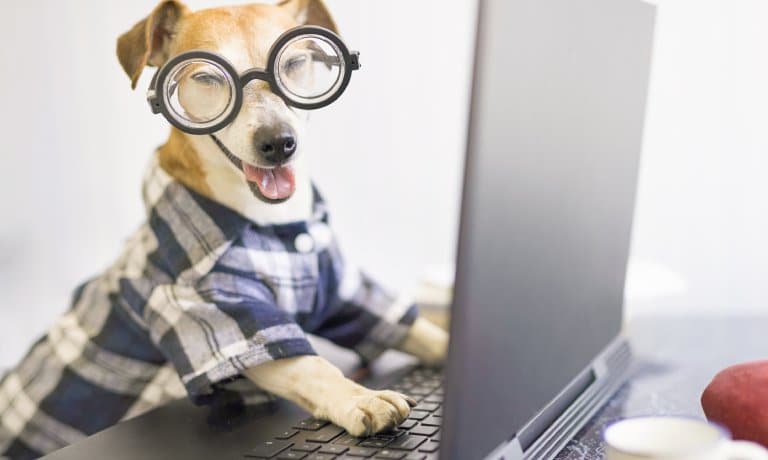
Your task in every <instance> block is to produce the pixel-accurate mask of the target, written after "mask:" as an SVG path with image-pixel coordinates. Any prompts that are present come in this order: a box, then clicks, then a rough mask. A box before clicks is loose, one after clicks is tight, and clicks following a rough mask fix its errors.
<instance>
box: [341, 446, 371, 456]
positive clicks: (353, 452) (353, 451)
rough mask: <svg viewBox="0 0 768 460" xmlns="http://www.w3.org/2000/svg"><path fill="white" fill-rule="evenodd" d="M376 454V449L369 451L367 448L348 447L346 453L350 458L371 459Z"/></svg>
mask: <svg viewBox="0 0 768 460" xmlns="http://www.w3.org/2000/svg"><path fill="white" fill-rule="evenodd" d="M376 452H378V451H377V450H376V449H371V448H369V447H350V448H349V450H348V451H347V455H349V456H350V457H365V458H368V457H373V454H375V453H376Z"/></svg>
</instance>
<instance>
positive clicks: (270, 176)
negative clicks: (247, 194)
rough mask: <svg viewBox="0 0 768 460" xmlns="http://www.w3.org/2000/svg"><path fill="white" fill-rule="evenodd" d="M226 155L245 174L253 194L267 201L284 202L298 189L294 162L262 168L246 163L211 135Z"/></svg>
mask: <svg viewBox="0 0 768 460" xmlns="http://www.w3.org/2000/svg"><path fill="white" fill-rule="evenodd" d="M210 136H211V139H213V142H214V143H215V144H216V145H217V146H218V147H219V149H220V150H221V152H222V153H223V154H224V156H225V157H227V159H228V160H229V161H230V162H231V163H232V164H233V165H234V166H235V168H237V169H239V170H240V171H242V172H243V174H244V175H245V180H246V182H248V188H250V189H251V192H252V193H253V195H254V196H255V197H256V198H258V199H260V200H261V201H264V202H265V203H270V204H278V203H282V202H284V201H285V200H287V199H288V198H290V197H291V196H292V195H293V192H295V191H296V174H295V172H294V169H293V165H292V164H284V165H279V166H275V167H274V168H260V167H258V166H254V165H252V164H249V163H246V162H244V161H243V160H241V159H240V158H238V157H237V156H235V155H234V154H233V153H232V152H230V151H229V149H228V148H227V146H226V145H224V143H223V142H221V140H219V138H218V137H216V136H214V135H213V134H211V135H210Z"/></svg>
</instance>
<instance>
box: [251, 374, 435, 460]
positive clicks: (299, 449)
mask: <svg viewBox="0 0 768 460" xmlns="http://www.w3.org/2000/svg"><path fill="white" fill-rule="evenodd" d="M442 381H443V376H442V373H441V371H439V370H434V369H429V368H423V367H417V368H414V369H413V370H412V371H411V372H409V373H408V374H406V375H405V376H404V377H403V378H402V379H401V380H399V381H398V382H396V383H395V384H393V385H390V386H389V387H388V388H389V389H391V390H394V391H397V392H400V393H403V394H406V395H408V396H410V397H412V398H413V399H415V400H416V401H418V405H417V406H416V407H414V408H413V409H412V410H411V415H410V416H409V417H408V419H407V420H405V421H404V422H403V423H401V424H400V426H398V427H397V428H394V429H393V430H391V431H388V432H385V433H379V434H376V435H374V436H370V437H367V438H356V437H354V436H351V435H350V434H349V433H347V432H346V431H345V430H344V429H343V428H339V427H337V426H336V425H333V424H331V423H329V422H326V421H324V420H318V419H315V418H312V417H310V418H308V419H305V420H302V421H300V422H298V423H296V424H294V425H293V426H292V427H290V428H288V429H286V430H285V431H283V432H281V433H279V434H278V435H277V436H275V437H274V439H272V440H269V441H266V442H263V443H262V444H261V445H259V446H256V447H254V448H253V449H251V450H250V451H249V452H247V453H246V454H245V456H246V457H250V458H261V459H267V458H268V459H277V460H294V459H297V460H362V459H375V460H384V459H389V460H433V459H436V458H437V453H438V450H439V446H440V425H441V421H442V416H443V388H442Z"/></svg>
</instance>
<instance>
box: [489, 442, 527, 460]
mask: <svg viewBox="0 0 768 460" xmlns="http://www.w3.org/2000/svg"><path fill="white" fill-rule="evenodd" d="M485 460H523V447H522V446H521V445H520V441H519V440H518V439H517V437H515V438H513V439H512V440H511V441H505V442H504V443H502V444H501V445H500V446H499V447H497V448H496V449H494V451H493V452H491V453H490V454H488V456H487V457H485Z"/></svg>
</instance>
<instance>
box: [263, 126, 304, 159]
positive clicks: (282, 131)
mask: <svg viewBox="0 0 768 460" xmlns="http://www.w3.org/2000/svg"><path fill="white" fill-rule="evenodd" d="M253 142H254V145H255V146H256V150H257V151H258V152H259V155H261V156H262V158H264V160H266V161H267V162H269V163H272V164H281V163H284V162H286V161H288V159H289V158H291V156H293V154H294V153H296V132H295V131H294V130H293V128H291V127H290V126H288V125H286V124H279V125H270V126H261V127H260V128H259V129H257V130H256V133H255V134H254V135H253Z"/></svg>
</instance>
